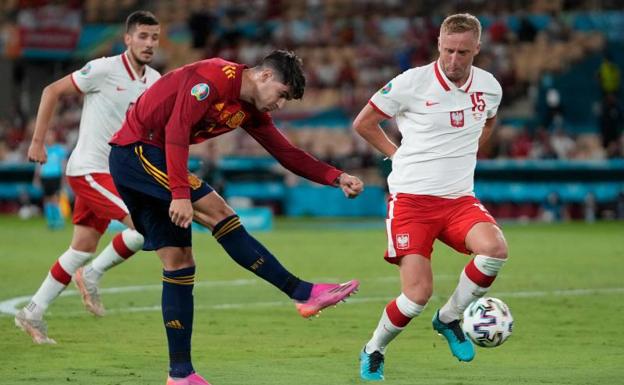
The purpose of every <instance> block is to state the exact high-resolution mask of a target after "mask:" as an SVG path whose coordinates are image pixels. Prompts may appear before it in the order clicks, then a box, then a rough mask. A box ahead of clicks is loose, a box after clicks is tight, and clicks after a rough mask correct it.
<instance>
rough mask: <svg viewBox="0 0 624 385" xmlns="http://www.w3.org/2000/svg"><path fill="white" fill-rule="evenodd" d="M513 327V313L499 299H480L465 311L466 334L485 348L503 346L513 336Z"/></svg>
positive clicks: (464, 325)
mask: <svg viewBox="0 0 624 385" xmlns="http://www.w3.org/2000/svg"><path fill="white" fill-rule="evenodd" d="M512 327H513V317H512V316H511V311H509V307H508V306H507V305H506V304H505V303H504V302H503V301H501V300H500V299H498V298H492V297H484V298H479V299H478V300H476V301H474V302H473V303H471V304H470V306H468V308H466V310H465V311H464V323H463V324H462V328H463V329H464V333H466V335H467V336H468V338H470V339H471V340H472V342H474V343H475V344H477V345H479V346H482V347H484V348H493V347H496V346H499V345H501V344H502V343H503V342H505V341H506V340H507V338H509V336H510V335H511V330H512Z"/></svg>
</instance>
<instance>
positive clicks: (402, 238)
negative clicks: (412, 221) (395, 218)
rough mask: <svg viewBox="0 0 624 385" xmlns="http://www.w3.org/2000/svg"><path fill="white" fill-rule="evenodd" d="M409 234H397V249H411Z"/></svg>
mask: <svg viewBox="0 0 624 385" xmlns="http://www.w3.org/2000/svg"><path fill="white" fill-rule="evenodd" d="M409 243H410V241H409V234H397V236H396V245H397V249H399V250H405V249H409Z"/></svg>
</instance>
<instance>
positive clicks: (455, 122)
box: [449, 111, 464, 128]
mask: <svg viewBox="0 0 624 385" xmlns="http://www.w3.org/2000/svg"><path fill="white" fill-rule="evenodd" d="M449 115H450V117H451V126H453V127H457V128H460V127H464V111H451V112H449Z"/></svg>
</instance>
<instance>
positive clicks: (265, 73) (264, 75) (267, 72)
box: [260, 68, 273, 82]
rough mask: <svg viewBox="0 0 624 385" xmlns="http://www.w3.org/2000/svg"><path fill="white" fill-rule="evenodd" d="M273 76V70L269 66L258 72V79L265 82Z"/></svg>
mask: <svg viewBox="0 0 624 385" xmlns="http://www.w3.org/2000/svg"><path fill="white" fill-rule="evenodd" d="M271 78H273V70H272V69H270V68H264V69H262V71H261V72H260V80H262V81H263V82H266V81H267V80H271Z"/></svg>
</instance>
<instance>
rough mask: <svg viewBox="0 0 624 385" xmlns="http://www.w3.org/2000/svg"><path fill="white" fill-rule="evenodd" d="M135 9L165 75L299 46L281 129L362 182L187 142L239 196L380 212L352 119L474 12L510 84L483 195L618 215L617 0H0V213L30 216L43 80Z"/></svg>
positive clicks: (73, 128)
mask: <svg viewBox="0 0 624 385" xmlns="http://www.w3.org/2000/svg"><path fill="white" fill-rule="evenodd" d="M136 9H148V10H151V11H153V12H154V13H155V14H156V16H157V17H158V18H159V19H160V21H161V23H162V26H163V34H162V38H161V48H160V49H159V51H158V53H157V56H156V59H155V60H154V62H153V65H154V66H155V67H156V68H157V69H158V70H160V71H161V72H162V73H166V72H167V71H169V70H171V69H173V68H176V67H178V66H181V65H183V64H186V63H189V62H192V61H196V60H200V59H203V58H207V57H213V56H221V57H224V58H227V59H231V60H234V61H239V62H243V63H248V64H254V63H255V62H256V61H257V60H258V59H259V58H261V57H262V56H263V55H264V54H266V53H267V52H269V51H270V50H272V49H274V48H289V49H293V50H295V51H296V52H297V53H298V54H299V55H300V56H302V57H303V59H304V64H305V67H306V71H307V77H308V83H309V86H308V87H307V89H306V93H305V97H304V99H303V102H292V103H289V104H288V105H287V107H286V108H285V109H284V110H282V111H280V112H279V113H276V114H275V118H276V121H277V122H278V126H279V127H280V128H281V129H283V131H284V132H285V133H286V134H287V135H288V136H289V137H290V138H291V140H292V141H293V142H295V143H296V144H298V145H300V146H302V147H303V148H305V149H307V150H309V151H310V152H311V153H313V154H315V155H316V156H318V157H319V158H321V159H323V160H326V161H328V162H330V163H332V164H334V165H336V166H338V167H342V168H344V169H345V170H347V171H349V172H351V173H353V174H356V175H359V176H361V177H363V179H364V180H365V182H366V183H367V191H366V194H365V195H364V196H363V197H361V198H360V199H357V200H355V201H353V202H349V203H344V201H343V200H341V199H333V198H334V197H337V196H338V194H337V192H336V191H334V190H332V189H330V188H320V187H318V186H313V185H310V184H307V183H303V182H302V181H301V180H299V179H298V178H297V177H295V176H293V175H290V174H288V173H286V172H285V171H284V170H282V169H281V168H280V167H277V166H276V164H275V162H274V161H272V160H271V159H268V158H266V156H267V154H266V153H265V152H264V150H263V149H262V148H261V147H260V146H259V145H258V144H256V143H255V142H254V141H253V139H252V138H250V137H248V136H247V135H246V134H245V133H244V132H234V133H232V134H229V135H226V136H225V137H221V138H220V139H219V140H216V141H210V142H205V143H203V144H201V145H198V146H195V148H193V150H192V159H191V161H190V167H191V168H192V169H193V170H195V171H196V172H197V173H199V174H200V175H201V176H202V177H203V178H204V179H206V180H207V181H208V182H209V183H211V184H213V185H214V186H215V187H217V188H218V189H220V190H221V192H222V193H223V195H224V196H225V197H226V198H228V199H230V201H231V202H233V204H234V205H236V206H237V207H258V206H268V207H270V209H271V212H273V213H276V214H285V215H289V216H302V215H307V216H383V215H384V212H385V203H384V199H383V196H384V194H385V185H384V184H385V182H384V177H385V175H386V174H387V172H388V171H389V167H390V164H389V162H383V161H382V159H381V158H380V156H379V155H378V154H377V153H375V152H374V151H373V150H371V148H370V147H369V146H367V145H366V144H365V143H364V142H363V141H362V140H360V139H359V138H358V137H356V135H355V134H354V133H353V132H352V130H351V128H350V123H351V121H352V118H353V117H354V115H355V114H356V113H357V112H358V111H359V109H360V108H361V107H362V106H363V105H364V104H365V103H366V101H367V99H368V98H369V97H370V96H371V95H372V93H373V92H374V91H375V90H377V89H378V88H380V87H381V86H383V84H384V83H385V82H386V81H388V80H389V79H391V78H392V77H393V76H395V75H396V74H398V73H399V72H401V71H403V70H406V69H408V68H410V67H413V66H418V65H423V64H426V63H428V62H430V61H431V60H432V59H433V58H435V57H436V55H437V49H436V38H437V35H438V25H439V23H440V21H441V20H442V19H443V18H444V17H445V16H446V15H448V14H450V13H454V12H457V11H462V12H463V11H467V12H472V13H474V14H476V15H478V17H479V19H480V20H481V22H482V24H483V28H484V33H483V38H482V50H481V53H480V55H479V56H478V57H477V62H476V65H477V66H480V67H482V68H484V69H486V70H488V71H490V72H492V73H494V74H495V76H496V77H497V78H498V80H499V81H500V83H501V84H502V86H503V89H504V97H503V105H502V107H501V108H500V110H499V125H498V128H497V130H496V133H495V135H494V137H493V138H492V141H491V143H490V145H489V146H488V147H487V148H484V149H482V150H481V152H480V154H479V156H480V158H481V161H480V163H479V165H478V167H477V173H476V178H477V184H476V190H477V194H478V196H479V197H480V198H481V200H482V201H483V202H484V203H485V205H486V206H487V207H488V208H489V209H490V211H491V212H492V214H493V215H494V216H495V217H497V218H499V219H501V220H506V219H510V220H517V219H520V220H549V221H557V220H567V219H581V220H587V221H594V220H596V219H614V218H619V219H622V218H624V136H623V135H622V131H623V125H624V122H623V120H624V111H623V108H622V100H623V99H622V96H623V91H622V87H621V73H622V68H623V66H624V49H623V48H624V11H623V10H622V8H621V2H619V1H616V0H611V1H609V0H604V1H601V0H567V1H566V0H554V1H546V0H526V1H500V2H497V1H490V2H487V1H482V0H472V1H462V2H457V1H440V0H436V1H431V0H426V1H400V0H388V1H375V0H356V1H346V0H327V1H323V0H294V1H280V0H274V1H267V0H249V1H237V0H228V1H220V0H178V1H166V0H152V1H142V0H67V1H61V0H58V1H55V0H2V1H0V53H1V56H0V83H1V84H2V85H3V86H2V87H1V88H0V212H3V213H11V212H17V211H18V210H20V208H22V214H23V215H24V216H28V215H31V214H33V213H34V212H36V209H35V208H36V206H37V205H39V204H40V201H41V189H40V187H39V186H37V185H33V183H32V176H33V172H34V166H33V165H31V164H28V163H27V161H26V158H25V155H26V150H27V148H28V144H29V139H30V137H31V134H32V129H33V123H34V116H35V114H36V109H37V106H38V103H39V97H40V95H41V91H42V89H43V87H44V86H45V85H46V84H48V83H50V82H52V81H54V80H56V79H58V78H60V77H62V76H63V75H65V74H67V73H69V72H70V71H73V70H75V69H77V68H80V67H81V66H82V65H83V64H84V63H85V62H86V61H88V60H89V59H91V58H96V57H100V56H108V55H114V54H118V53H120V52H122V51H123V50H124V45H123V40H122V36H123V22H124V20H125V17H126V16H127V15H128V14H129V13H130V12H132V11H133V10H136ZM80 109H81V103H80V100H79V99H78V98H67V99H64V100H63V102H62V105H61V106H60V108H58V110H57V111H58V114H57V118H56V119H55V121H54V122H53V124H52V129H53V130H54V131H55V132H56V133H57V137H58V140H59V141H60V142H61V143H62V144H64V145H65V146H66V147H67V148H68V149H71V148H72V147H73V144H74V143H75V140H76V138H77V130H78V125H79V119H80ZM387 128H388V130H389V132H390V133H391V134H392V135H393V136H394V137H395V138H396V139H397V140H399V134H398V132H397V130H396V128H395V127H393V126H392V124H388V127H387ZM24 207H26V208H24ZM250 213H251V215H252V216H253V215H255V214H258V213H259V211H254V210H251V211H250ZM254 213H255V214H254ZM259 215H260V216H259V217H257V218H256V220H258V221H260V222H262V221H263V219H262V218H263V215H264V214H262V213H260V214H259ZM250 218H251V217H250ZM260 226H262V225H260Z"/></svg>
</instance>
